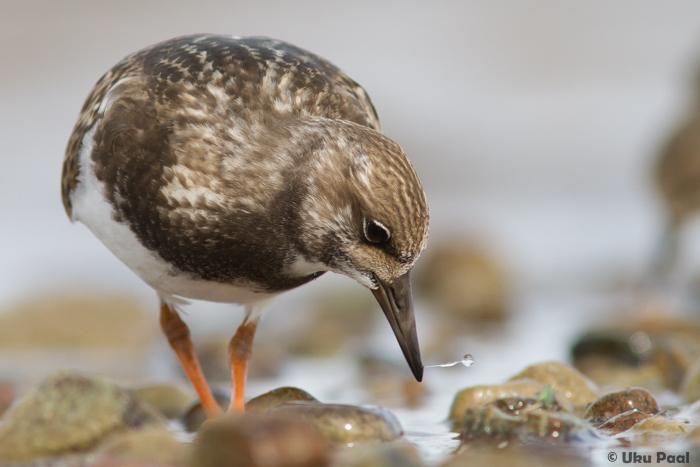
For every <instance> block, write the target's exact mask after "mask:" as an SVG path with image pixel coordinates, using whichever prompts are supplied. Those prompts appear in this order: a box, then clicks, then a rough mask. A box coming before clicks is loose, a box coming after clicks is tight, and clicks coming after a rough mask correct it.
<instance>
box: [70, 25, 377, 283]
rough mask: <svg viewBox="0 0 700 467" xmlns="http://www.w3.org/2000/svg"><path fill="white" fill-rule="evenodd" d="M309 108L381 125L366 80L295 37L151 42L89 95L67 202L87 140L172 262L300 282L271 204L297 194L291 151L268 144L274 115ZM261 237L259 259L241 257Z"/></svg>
mask: <svg viewBox="0 0 700 467" xmlns="http://www.w3.org/2000/svg"><path fill="white" fill-rule="evenodd" d="M314 117H320V118H323V119H337V120H345V121H348V122H353V123H356V124H359V125H363V126H366V127H369V128H372V129H375V130H379V121H378V118H377V115H376V112H375V110H374V108H373V106H372V103H371V101H370V99H369V96H368V95H367V94H366V92H365V91H364V90H363V89H362V88H361V87H360V86H359V85H358V84H357V83H355V82H354V81H353V80H352V79H350V78H349V77H347V76H346V75H345V74H344V73H342V72H341V71H340V70H338V69H337V68H336V67H335V66H333V65H332V64H330V63H329V62H327V61H326V60H324V59H322V58H320V57H318V56H316V55H314V54H311V53H309V52H307V51H304V50H302V49H299V48H297V47H295V46H293V45H290V44H287V43H284V42H280V41H276V40H272V39H268V38H259V37H251V38H234V37H225V36H212V35H199V36H188V37H182V38H176V39H173V40H170V41H166V42H163V43H160V44H156V45H154V46H152V47H149V48H147V49H144V50H142V51H139V52H137V53H135V54H133V55H131V56H129V57H127V58H125V59H124V60H123V61H121V62H120V63H118V64H117V65H115V66H114V67H113V68H112V69H111V70H110V71H109V72H107V73H106V74H105V75H104V76H103V77H102V78H101V79H100V80H99V81H98V83H97V84H96V85H95V87H94V88H93V90H92V91H91V93H90V95H89V96H88V98H87V101H86V102H85V104H84V106H83V109H82V111H81V114H80V117H79V120H78V122H77V124H76V126H75V128H74V131H73V134H72V135H71V138H70V140H69V143H68V147H67V149H66V155H65V160H64V167H63V178H62V195H63V203H64V206H65V208H66V211H67V213H68V214H69V216H71V215H72V209H73V206H72V202H71V196H72V193H73V192H74V191H75V190H76V188H77V186H78V184H79V183H80V181H81V180H82V179H83V178H84V177H88V176H89V175H90V174H88V173H87V172H88V168H86V167H81V166H80V165H81V164H80V159H81V158H80V153H81V150H83V151H89V157H90V160H91V163H92V167H93V169H92V170H93V172H92V175H93V176H94V177H95V178H96V179H97V180H98V181H99V183H100V186H102V187H103V191H104V192H103V193H102V195H103V196H104V197H105V199H106V201H107V202H108V203H110V204H111V205H112V208H113V211H112V212H113V217H114V219H115V221H117V222H120V223H122V224H126V225H128V226H129V227H130V229H131V231H132V232H133V233H134V234H135V235H136V237H137V238H138V240H139V241H140V243H141V244H143V245H144V246H145V247H146V248H147V249H149V250H151V251H153V252H156V253H157V254H158V255H159V256H160V257H161V258H162V259H164V260H165V261H167V262H168V263H170V264H172V265H174V266H175V268H176V269H177V270H179V271H183V272H186V273H188V274H190V275H192V276H193V277H196V278H199V279H204V280H211V281H217V282H235V280H236V278H240V277H246V278H247V279H249V280H252V281H254V282H256V283H258V284H260V285H261V286H262V288H264V289H267V290H283V289H287V288H292V287H294V286H296V285H299V280H300V279H298V278H295V279H293V280H292V279H289V278H287V279H285V278H283V277H282V276H281V275H280V271H281V267H282V263H283V262H284V261H288V260H289V258H285V257H284V255H288V254H289V251H290V248H289V245H287V244H284V242H285V239H284V238H285V236H284V235H283V232H280V231H279V228H280V226H279V224H280V223H279V222H274V221H273V220H272V218H273V217H274V214H275V213H274V212H270V207H274V208H275V209H278V210H283V209H284V206H285V203H290V202H293V198H294V196H297V195H298V193H296V192H295V191H294V189H293V185H290V183H289V180H286V179H285V168H286V167H289V168H292V167H293V166H294V164H295V162H296V161H293V160H285V159H283V158H277V159H276V158H275V153H274V151H272V150H271V149H272V148H274V146H275V144H276V143H275V142H274V138H275V136H276V134H275V131H274V129H275V128H277V125H276V124H277V123H279V122H284V121H287V120H294V119H298V118H314ZM86 142H89V144H90V147H89V148H84V147H83V146H85V145H86ZM310 144H313V142H311V143H310ZM290 187H291V188H290ZM290 190H291V191H290ZM261 206H264V208H265V209H261ZM232 213H235V214H236V215H235V216H232V215H231V214H232ZM280 215H282V214H280ZM252 245H255V246H256V250H257V252H258V255H257V257H255V258H249V257H247V256H246V253H247V252H246V251H245V250H246V249H249V248H250V247H251V246H252Z"/></svg>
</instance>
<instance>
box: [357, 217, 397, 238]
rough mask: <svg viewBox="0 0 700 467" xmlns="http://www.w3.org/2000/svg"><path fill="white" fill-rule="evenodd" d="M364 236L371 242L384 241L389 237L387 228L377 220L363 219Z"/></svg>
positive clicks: (389, 233)
mask: <svg viewBox="0 0 700 467" xmlns="http://www.w3.org/2000/svg"><path fill="white" fill-rule="evenodd" d="M364 228H365V238H366V239H367V240H368V241H370V242H372V243H384V242H386V241H388V240H389V239H390V238H391V232H390V231H389V229H388V228H387V227H386V226H385V225H384V224H382V223H381V222H379V221H374V220H367V219H365V225H364Z"/></svg>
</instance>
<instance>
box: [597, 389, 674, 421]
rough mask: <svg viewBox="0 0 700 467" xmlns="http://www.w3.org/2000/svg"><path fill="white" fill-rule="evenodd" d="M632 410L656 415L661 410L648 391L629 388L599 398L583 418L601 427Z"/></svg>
mask: <svg viewBox="0 0 700 467" xmlns="http://www.w3.org/2000/svg"><path fill="white" fill-rule="evenodd" d="M630 410H637V411H639V412H641V413H645V414H650V415H655V414H657V413H659V411H660V410H661V409H660V408H659V404H658V403H657V402H656V399H654V396H652V395H651V393H650V392H649V391H647V390H646V389H643V388H629V389H625V390H623V391H616V392H610V393H608V394H605V395H603V396H601V397H599V398H598V399H596V400H595V402H593V403H592V404H591V405H590V406H589V407H588V409H586V413H585V414H584V416H583V418H584V419H589V420H590V421H591V423H593V424H594V425H600V424H602V423H605V422H606V421H608V420H610V419H611V418H613V417H615V416H617V415H620V414H622V413H625V412H629V411H630Z"/></svg>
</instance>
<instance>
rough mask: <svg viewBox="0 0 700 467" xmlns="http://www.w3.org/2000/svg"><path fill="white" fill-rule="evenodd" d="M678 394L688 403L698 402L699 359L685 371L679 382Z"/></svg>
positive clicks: (699, 386) (699, 382)
mask: <svg viewBox="0 0 700 467" xmlns="http://www.w3.org/2000/svg"><path fill="white" fill-rule="evenodd" d="M680 393H681V395H682V396H683V397H684V398H685V400H686V401H688V402H695V401H697V400H700V358H698V359H697V360H695V362H694V363H693V364H692V365H691V366H690V368H688V371H686V373H685V375H684V377H683V380H682V381H681V386H680Z"/></svg>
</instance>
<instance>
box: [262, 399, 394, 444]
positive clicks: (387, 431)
mask: <svg viewBox="0 0 700 467" xmlns="http://www.w3.org/2000/svg"><path fill="white" fill-rule="evenodd" d="M267 413H274V414H280V415H287V416H292V417H294V418H296V419H299V420H302V421H304V422H306V423H308V424H310V425H311V426H313V427H315V428H316V429H317V430H318V431H320V432H321V433H322V434H323V435H324V436H325V437H326V439H327V440H328V441H329V442H331V443H333V444H348V445H349V444H354V443H368V442H381V441H393V440H395V439H397V438H399V437H400V436H401V435H402V434H403V430H402V428H401V424H400V423H399V421H398V420H397V419H396V416H394V414H393V413H391V412H390V411H389V410H387V409H385V408H383V407H357V406H354V405H342V404H317V403H288V404H282V405H278V406H276V407H273V408H272V409H270V410H269V411H268V412H267Z"/></svg>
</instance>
